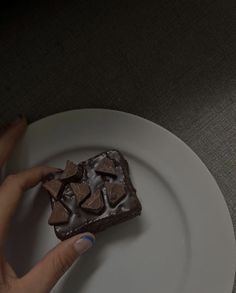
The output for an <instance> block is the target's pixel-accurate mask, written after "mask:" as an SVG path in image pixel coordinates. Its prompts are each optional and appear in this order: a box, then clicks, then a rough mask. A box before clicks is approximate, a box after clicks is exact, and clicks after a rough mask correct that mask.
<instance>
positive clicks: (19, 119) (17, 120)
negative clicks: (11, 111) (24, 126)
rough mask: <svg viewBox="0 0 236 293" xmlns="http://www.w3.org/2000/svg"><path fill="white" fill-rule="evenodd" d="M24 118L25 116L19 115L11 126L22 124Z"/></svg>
mask: <svg viewBox="0 0 236 293" xmlns="http://www.w3.org/2000/svg"><path fill="white" fill-rule="evenodd" d="M23 118H24V115H22V114H19V115H17V117H16V119H15V120H14V121H12V123H11V125H16V124H18V123H20V122H21V121H22V119H23Z"/></svg>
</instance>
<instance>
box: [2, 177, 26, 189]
mask: <svg viewBox="0 0 236 293" xmlns="http://www.w3.org/2000/svg"><path fill="white" fill-rule="evenodd" d="M4 184H5V185H6V186H9V187H12V186H13V187H14V188H19V189H23V184H22V182H21V180H20V176H19V175H18V174H10V175H8V176H7V177H6V178H5V180H4Z"/></svg>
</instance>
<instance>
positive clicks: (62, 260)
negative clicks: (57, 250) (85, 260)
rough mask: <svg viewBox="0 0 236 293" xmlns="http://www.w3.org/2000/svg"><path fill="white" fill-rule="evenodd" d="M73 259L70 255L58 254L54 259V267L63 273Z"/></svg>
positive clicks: (60, 273)
mask: <svg viewBox="0 0 236 293" xmlns="http://www.w3.org/2000/svg"><path fill="white" fill-rule="evenodd" d="M71 264H72V260H71V258H70V257H68V256H65V255H62V254H58V255H57V256H56V257H55V258H54V261H53V269H54V270H55V271H56V272H58V275H63V274H64V273H65V272H66V271H67V270H68V269H69V267H70V266H71Z"/></svg>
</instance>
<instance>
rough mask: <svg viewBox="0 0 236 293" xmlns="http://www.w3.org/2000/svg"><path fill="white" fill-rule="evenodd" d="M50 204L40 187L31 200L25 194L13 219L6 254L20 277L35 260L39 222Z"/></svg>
mask: <svg viewBox="0 0 236 293" xmlns="http://www.w3.org/2000/svg"><path fill="white" fill-rule="evenodd" d="M31 192H32V191H31ZM48 205H49V200H48V196H47V194H46V193H45V191H43V190H42V189H39V190H38V191H37V192H36V193H35V194H34V195H33V198H32V201H31V202H29V198H28V195H26V196H25V199H24V200H23V201H22V202H21V204H20V206H19V208H18V212H17V213H16V215H15V217H14V219H13V222H12V225H11V227H10V231H9V234H8V239H7V245H6V254H7V260H8V261H9V263H10V264H11V266H12V267H13V268H14V270H15V272H16V273H17V275H18V276H19V277H20V276H22V275H24V274H25V273H26V272H27V271H28V270H29V269H30V268H31V266H32V264H33V262H34V255H35V249H36V243H37V241H38V240H39V239H38V237H39V224H40V222H42V217H43V216H44V212H45V210H46V209H47V206H48ZM39 241H40V240H39Z"/></svg>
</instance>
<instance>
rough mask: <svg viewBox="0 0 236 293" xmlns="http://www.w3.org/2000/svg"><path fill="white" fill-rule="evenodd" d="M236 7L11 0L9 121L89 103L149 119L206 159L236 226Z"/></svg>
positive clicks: (1, 103)
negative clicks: (18, 114) (24, 115)
mask: <svg viewBox="0 0 236 293" xmlns="http://www.w3.org/2000/svg"><path fill="white" fill-rule="evenodd" d="M235 15H236V5H235V1H219V0H216V1H214V0H212V1H201V0H199V1H193V0H188V1H187V0H186V1H185V0H180V1H103V0H99V1H91V0H83V1H78V0H71V1H55V3H53V1H37V0H36V1H25V0H22V1H8V4H5V6H1V9H0V123H1V124H4V123H6V122H7V121H9V120H11V118H13V117H14V116H15V115H16V114H17V113H25V114H26V115H27V117H28V118H29V121H35V120H37V119H39V118H42V117H45V116H47V115H50V114H53V113H56V112H61V111H65V110H69V109H75V108H90V107H93V108H94V107H99V108H101V107H102V108H111V109H118V110H122V111H127V112H131V113H134V114H138V115H140V116H143V117H145V118H147V119H150V120H152V121H154V122H156V123H158V124H160V125H163V126H164V127H165V128H167V129H169V130H170V131H172V132H173V133H175V134H176V135H177V136H179V137H180V138H181V139H182V140H183V141H185V142H186V143H187V144H188V145H189V146H190V147H191V148H192V149H193V150H194V151H195V152H196V153H197V154H198V156H199V157H200V158H201V159H202V160H203V162H204V163H205V164H206V165H207V167H208V168H209V170H210V171H211V173H212V174H213V175H214V177H215V178H216V180H217V182H218V184H219V186H220V188H221V190H222V192H223V194H224V196H225V200H226V202H227V204H228V208H229V211H230V214H231V217H232V220H233V224H234V229H236V196H235V194H236V52H235V48H236V46H235V45H236V17H235ZM234 292H236V287H235V289H234ZM222 293H223V292H222Z"/></svg>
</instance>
